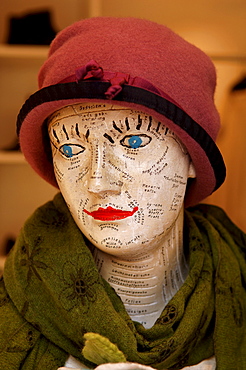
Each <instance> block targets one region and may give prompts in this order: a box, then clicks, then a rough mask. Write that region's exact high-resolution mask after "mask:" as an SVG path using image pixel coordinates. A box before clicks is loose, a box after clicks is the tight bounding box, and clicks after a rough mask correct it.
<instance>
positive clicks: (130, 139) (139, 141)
mask: <svg viewBox="0 0 246 370" xmlns="http://www.w3.org/2000/svg"><path fill="white" fill-rule="evenodd" d="M151 140H152V138H151V137H150V136H148V135H146V134H140V135H126V136H124V137H123V139H122V140H120V143H121V145H123V146H125V147H127V148H132V149H138V148H142V147H144V146H146V145H148V144H149V143H150V142H151Z"/></svg>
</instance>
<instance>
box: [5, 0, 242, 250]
mask: <svg viewBox="0 0 246 370" xmlns="http://www.w3.org/2000/svg"><path fill="white" fill-rule="evenodd" d="M93 16H134V17H141V18H146V19H150V20H153V21H156V22H158V23H162V24H165V25H167V26H169V27H170V28H172V29H173V30H174V31H175V32H177V33H178V34H180V35H181V36H182V37H184V38H185V39H186V40H188V41H190V42H191V43H193V44H195V45H196V46H198V47H199V48H201V49H202V50H203V51H205V52H206V53H207V54H208V55H209V56H210V57H211V58H212V60H213V62H214V64H215V66H216V69H217V74H218V86H217V91H216V96H215V101H216V105H217V107H218V110H219V112H220V114H221V121H222V129H221V133H220V135H219V138H218V145H219V147H220V148H221V150H222V152H223V154H224V158H225V161H226V164H227V168H228V180H227V181H226V183H225V184H224V185H223V186H222V187H221V189H220V190H218V191H217V192H215V194H214V195H212V196H211V197H210V198H209V199H207V200H206V202H212V203H214V204H217V205H220V206H222V207H223V208H224V209H225V210H226V211H227V212H228V214H229V216H230V217H231V218H232V219H233V221H234V222H235V223H236V224H237V225H238V226H239V227H240V228H242V229H244V231H246V219H245V218H246V217H245V210H246V165H245V162H246V149H245V146H246V144H245V143H246V135H245V134H246V82H245V79H246V1H245V0H185V1H184V0H124V1H123V0H35V1H33V0H1V3H0V130H1V134H0V256H1V255H2V256H3V255H4V254H6V252H7V251H8V250H9V248H11V246H12V244H13V242H14V239H15V237H16V235H17V234H18V232H19V230H20V228H21V226H22V225H23V223H24V221H25V220H26V218H27V217H28V216H29V215H30V214H31V213H32V212H33V210H34V209H35V208H36V207H37V206H39V205H41V204H43V203H44V202H46V201H47V200H49V199H51V198H52V197H53V195H54V194H55V193H56V190H55V189H53V188H52V187H51V186H50V185H48V184H46V183H45V182H44V181H43V180H41V179H40V178H39V177H38V176H37V175H36V174H35V173H33V172H32V170H31V169H30V168H29V167H28V165H27V164H26V163H25V161H24V159H23V157H22V155H21V153H20V152H19V151H18V145H17V141H16V136H15V121H16V116H17V114H18V111H19V109H20V107H21V105H22V104H23V103H24V101H25V100H26V98H27V97H28V96H29V95H30V94H31V93H33V92H35V91H36V89H37V82H36V81H37V78H36V76H37V73H38V70H39V68H40V66H41V64H42V63H43V61H44V60H45V58H46V56H47V52H48V46H47V45H48V44H49V42H50V41H51V40H52V38H53V37H54V35H55V34H56V32H58V31H59V30H61V29H63V28H64V27H66V26H68V25H69V24H71V23H73V22H74V21H77V20H79V19H81V18H88V17H93ZM34 140H35V138H34Z"/></svg>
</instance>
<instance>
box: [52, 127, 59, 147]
mask: <svg viewBox="0 0 246 370" xmlns="http://www.w3.org/2000/svg"><path fill="white" fill-rule="evenodd" d="M52 132H53V135H54V138H55V139H56V141H57V143H58V144H60V140H59V138H58V136H57V133H56V130H55V129H54V128H53V130H52Z"/></svg>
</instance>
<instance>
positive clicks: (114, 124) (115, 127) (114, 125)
mask: <svg viewBox="0 0 246 370" xmlns="http://www.w3.org/2000/svg"><path fill="white" fill-rule="evenodd" d="M113 128H114V129H115V130H117V131H119V132H120V133H121V134H122V131H121V129H120V128H119V127H118V126H117V125H116V123H115V121H113Z"/></svg>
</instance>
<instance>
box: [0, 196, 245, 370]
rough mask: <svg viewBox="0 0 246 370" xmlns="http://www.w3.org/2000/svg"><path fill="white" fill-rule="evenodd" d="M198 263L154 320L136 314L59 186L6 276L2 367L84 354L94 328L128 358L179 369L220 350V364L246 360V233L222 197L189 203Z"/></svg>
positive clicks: (0, 302) (1, 301)
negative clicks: (101, 266) (148, 323)
mask: <svg viewBox="0 0 246 370" xmlns="http://www.w3.org/2000/svg"><path fill="white" fill-rule="evenodd" d="M184 230H185V238H184V243H185V249H186V253H187V258H188V261H189V267H190V272H189V275H188V277H187V279H186V281H185V282H184V284H183V285H182V287H181V289H180V290H179V291H178V292H177V293H176V294H175V296H174V297H173V298H172V299H171V301H170V302H169V303H168V305H167V306H166V307H165V309H164V310H163V312H162V314H161V316H160V317H159V319H158V320H157V321H156V323H155V325H154V326H153V327H152V328H150V329H145V328H144V327H143V326H142V325H141V324H139V323H136V322H133V321H132V320H131V319H130V317H129V316H128V314H127V312H126V310H125V308H124V305H123V303H122V301H121V299H120V298H119V297H118V296H117V294H116V293H115V291H114V290H113V289H112V288H111V287H110V285H109V284H108V283H107V282H106V281H105V280H104V279H103V278H102V277H101V276H100V275H99V273H98V270H97V267H96V265H95V263H94V260H93V256H92V254H91V251H90V250H89V248H88V247H87V246H86V244H85V241H84V238H83V235H82V234H81V232H80V230H79V229H78V227H77V226H76V225H75V223H74V221H73V219H72V217H71V215H70V213H69V210H68V208H67V206H66V204H65V202H64V200H63V198H62V196H61V194H58V195H57V196H56V197H55V198H54V200H53V201H52V202H48V203H47V204H45V205H44V206H42V207H40V208H39V209H38V210H37V211H36V212H35V213H34V214H33V216H32V217H30V218H29V219H28V220H27V222H26V223H25V225H24V227H23V229H22V231H21V233H20V236H19V237H18V239H17V242H16V245H15V246H14V248H13V250H12V251H11V253H10V255H9V257H8V259H7V263H6V267H5V271H4V280H3V279H2V280H1V282H0V367H1V368H11V369H13V370H14V369H25V370H31V369H35V370H38V369H42V370H43V369H45V370H56V369H57V368H58V367H59V366H64V363H65V360H66V358H67V356H68V354H71V355H73V356H74V357H76V358H77V359H79V360H80V361H81V362H83V363H84V364H86V366H88V367H91V368H93V367H96V365H97V360H96V357H97V356H96V355H95V360H93V353H92V357H91V356H90V361H88V359H86V358H85V357H84V356H83V355H82V349H83V347H84V344H85V339H84V335H85V334H86V333H98V334H100V335H101V336H104V337H106V338H108V339H109V341H110V342H111V343H112V344H116V345H117V347H118V349H119V350H120V351H122V352H123V354H124V356H125V358H126V359H127V361H131V362H138V363H142V364H146V365H150V366H152V367H154V368H157V369H180V368H182V367H184V366H187V365H193V364H196V363H199V362H200V361H202V360H204V359H206V358H209V357H211V356H212V355H215V357H216V364H217V369H218V370H227V369H228V370H229V369H230V370H232V369H238V370H239V369H240V370H246V321H245V320H246V292H245V289H246V236H245V234H244V233H243V232H241V231H240V230H239V229H238V228H237V227H236V226H235V225H234V224H232V223H231V221H230V220H229V219H228V217H227V216H226V215H225V213H224V212H223V211H222V210H221V209H219V208H217V207H213V206H208V205H199V206H196V207H193V208H191V209H189V210H187V211H186V212H185V226H184Z"/></svg>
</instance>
